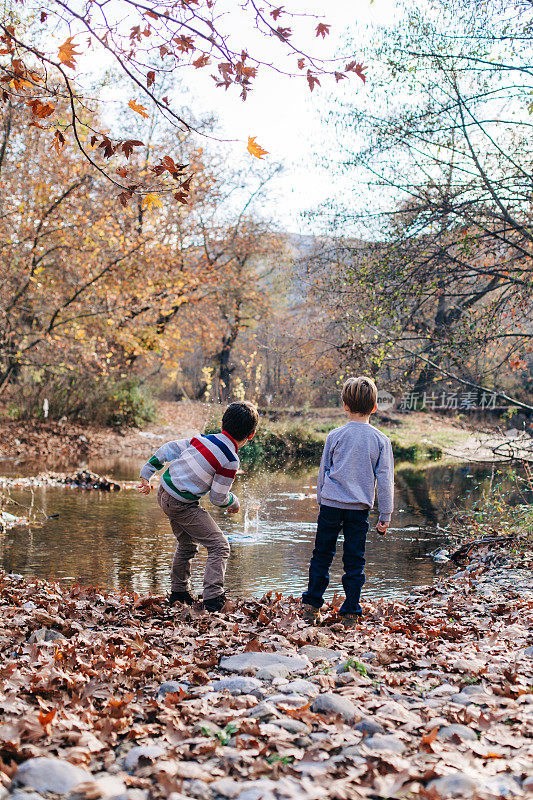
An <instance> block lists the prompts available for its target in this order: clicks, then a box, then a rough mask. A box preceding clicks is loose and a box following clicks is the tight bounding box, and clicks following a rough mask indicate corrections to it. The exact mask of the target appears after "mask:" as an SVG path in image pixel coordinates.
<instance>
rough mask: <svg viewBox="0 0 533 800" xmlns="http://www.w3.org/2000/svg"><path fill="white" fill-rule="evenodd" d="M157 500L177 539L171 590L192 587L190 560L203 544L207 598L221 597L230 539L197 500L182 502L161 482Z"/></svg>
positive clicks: (205, 592)
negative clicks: (167, 490) (194, 501)
mask: <svg viewBox="0 0 533 800" xmlns="http://www.w3.org/2000/svg"><path fill="white" fill-rule="evenodd" d="M157 502H158V503H159V505H160V506H161V508H162V509H163V511H164V513H165V514H166V515H167V517H168V518H169V520H170V527H171V528H172V533H173V534H174V536H175V537H176V539H177V540H178V546H177V547H176V552H175V553H174V559H173V561H172V570H171V573H170V589H171V591H172V592H187V591H189V590H190V579H191V560H192V559H193V558H194V556H195V555H196V553H197V552H198V545H199V544H201V545H203V547H205V548H206V549H207V562H206V565H205V573H204V600H210V599H211V598H213V597H218V595H220V594H222V593H223V591H224V576H225V574H226V564H227V562H228V558H229V553H230V549H229V542H228V540H227V539H226V537H225V536H224V534H223V533H222V531H221V530H220V528H219V527H218V525H217V524H216V522H215V520H214V519H213V518H212V517H211V516H210V515H209V514H208V513H207V511H206V510H205V509H204V508H202V507H201V506H199V505H198V503H185V502H183V503H182V502H181V501H180V500H177V499H176V498H175V497H172V495H170V494H169V493H168V492H166V491H165V490H164V489H163V487H162V486H160V487H159V491H158V493H157Z"/></svg>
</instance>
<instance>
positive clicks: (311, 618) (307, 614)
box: [302, 603, 322, 625]
mask: <svg viewBox="0 0 533 800" xmlns="http://www.w3.org/2000/svg"><path fill="white" fill-rule="evenodd" d="M302 619H303V620H304V622H307V623H308V624H309V625H320V623H321V622H322V614H321V613H320V609H319V608H315V607H314V606H310V605H309V604H308V603H302Z"/></svg>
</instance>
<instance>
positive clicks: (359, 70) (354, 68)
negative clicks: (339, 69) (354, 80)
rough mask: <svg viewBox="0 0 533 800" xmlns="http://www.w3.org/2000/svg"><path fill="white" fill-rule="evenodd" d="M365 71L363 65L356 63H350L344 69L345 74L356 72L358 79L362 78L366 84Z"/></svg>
mask: <svg viewBox="0 0 533 800" xmlns="http://www.w3.org/2000/svg"><path fill="white" fill-rule="evenodd" d="M364 69H365V67H364V66H363V64H360V63H358V62H356V61H350V63H349V64H346V66H345V67H344V71H345V72H355V74H356V75H357V77H359V78H361V80H362V81H363V83H366V75H365V74H364V73H363V70H364Z"/></svg>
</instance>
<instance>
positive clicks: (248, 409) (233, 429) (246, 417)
mask: <svg viewBox="0 0 533 800" xmlns="http://www.w3.org/2000/svg"><path fill="white" fill-rule="evenodd" d="M258 422H259V412H258V410H257V408H256V407H255V406H254V404H253V403H249V402H248V401H247V400H243V401H242V402H240V403H230V405H229V406H228V407H227V409H226V410H225V411H224V416H223V417H222V430H223V431H226V433H229V435H230V436H233V438H234V439H236V440H237V441H238V442H242V441H244V439H247V438H248V437H249V436H250V435H251V434H252V433H253V432H254V431H255V429H256V428H257V423H258Z"/></svg>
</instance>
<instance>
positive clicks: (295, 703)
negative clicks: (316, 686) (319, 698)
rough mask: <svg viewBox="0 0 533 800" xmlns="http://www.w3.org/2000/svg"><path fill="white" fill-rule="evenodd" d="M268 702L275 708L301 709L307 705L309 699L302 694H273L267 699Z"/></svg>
mask: <svg viewBox="0 0 533 800" xmlns="http://www.w3.org/2000/svg"><path fill="white" fill-rule="evenodd" d="M268 702H269V703H272V704H273V705H275V706H290V708H302V706H306V705H308V704H309V698H308V697H306V696H305V695H303V694H273V695H270V697H269V698H268Z"/></svg>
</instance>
